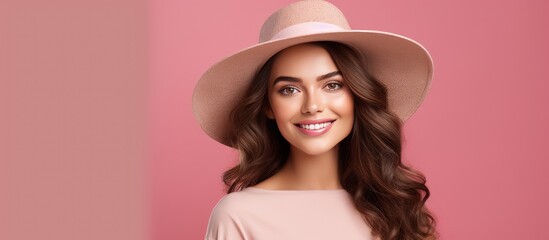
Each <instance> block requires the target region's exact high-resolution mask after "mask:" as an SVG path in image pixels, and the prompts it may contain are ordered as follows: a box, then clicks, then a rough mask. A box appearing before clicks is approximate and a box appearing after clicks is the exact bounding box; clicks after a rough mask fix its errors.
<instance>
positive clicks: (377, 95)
mask: <svg viewBox="0 0 549 240" xmlns="http://www.w3.org/2000/svg"><path fill="white" fill-rule="evenodd" d="M431 76H432V62H431V58H430V56H429V55H428V53H427V51H426V50H425V49H423V48H422V47H421V46H420V45H419V44H417V43H416V42H414V41H412V40H410V39H407V38H404V37H402V36H398V35H395V34H390V33H383V32H375V31H356V30H350V28H349V27H348V24H347V22H346V20H345V18H344V16H343V14H342V13H341V12H340V11H339V10H338V9H337V8H336V7H335V6H333V5H331V4H329V3H327V2H324V1H302V2H297V3H293V4H290V5H289V6H287V7H285V8H283V9H281V10H279V11H277V12H276V13H274V14H273V15H272V16H271V17H270V18H269V19H267V21H266V22H265V24H264V25H263V28H262V30H261V36H260V44H258V45H255V46H252V47H250V48H248V49H246V50H243V51H241V52H239V53H237V54H234V55H232V56H231V57H229V58H227V59H225V60H223V61H221V62H219V63H217V64H216V65H214V66H213V67H212V68H210V69H209V70H208V71H207V72H206V73H205V74H204V75H203V76H202V78H201V79H200V81H199V83H198V85H197V87H196V89H195V94H194V96H193V104H194V105H193V106H194V111H195V115H196V118H197V120H198V121H199V123H200V124H201V126H202V128H203V129H204V130H205V131H206V133H208V134H209V135H210V136H212V137H213V138H214V139H216V140H218V141H219V142H221V143H223V144H226V145H228V146H231V147H234V148H236V149H238V150H239V151H240V154H241V157H240V163H239V164H238V165H237V166H235V167H234V168H232V169H230V170H228V171H227V172H225V174H224V176H223V180H224V182H225V184H226V185H227V186H228V193H229V194H228V195H226V196H225V197H224V198H223V199H221V200H220V201H219V203H218V204H217V205H216V207H215V208H214V210H213V212H212V215H211V217H210V222H209V224H208V230H207V233H206V239H427V238H434V236H435V230H434V219H433V217H432V216H431V214H430V213H429V211H428V210H427V209H426V208H425V201H426V200H427V199H428V197H429V190H428V188H427V187H426V186H425V178H424V177H423V175H421V174H420V173H418V172H416V171H414V170H412V169H411V168H409V167H407V166H405V165H404V164H403V163H402V162H401V132H400V128H401V122H403V121H404V120H406V119H407V118H408V117H409V116H410V115H411V114H412V113H413V112H414V111H415V110H416V109H417V107H418V106H419V104H420V103H421V101H422V100H423V97H424V95H425V93H426V91H427V88H428V86H429V83H430V80H431Z"/></svg>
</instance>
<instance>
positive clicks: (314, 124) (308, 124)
mask: <svg viewBox="0 0 549 240" xmlns="http://www.w3.org/2000/svg"><path fill="white" fill-rule="evenodd" d="M334 122H335V120H331V119H320V120H305V121H301V122H299V123H297V124H294V125H295V126H296V127H297V129H298V130H299V131H300V132H302V133H304V134H306V135H309V136H320V135H322V134H324V133H326V132H328V130H330V128H331V127H332V124H333V123H334Z"/></svg>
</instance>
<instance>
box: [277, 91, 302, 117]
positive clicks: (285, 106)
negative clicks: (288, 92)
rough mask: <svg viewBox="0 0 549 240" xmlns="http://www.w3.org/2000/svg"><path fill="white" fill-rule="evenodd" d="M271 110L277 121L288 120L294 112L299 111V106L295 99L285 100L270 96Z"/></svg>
mask: <svg viewBox="0 0 549 240" xmlns="http://www.w3.org/2000/svg"><path fill="white" fill-rule="evenodd" d="M269 103H270V104H271V109H272V111H273V114H274V116H275V118H277V120H288V119H289V118H290V117H291V116H292V115H293V114H295V112H296V111H299V109H300V108H301V105H300V104H299V101H298V99H296V98H291V99H290V98H285V97H280V96H272V97H271V98H269Z"/></svg>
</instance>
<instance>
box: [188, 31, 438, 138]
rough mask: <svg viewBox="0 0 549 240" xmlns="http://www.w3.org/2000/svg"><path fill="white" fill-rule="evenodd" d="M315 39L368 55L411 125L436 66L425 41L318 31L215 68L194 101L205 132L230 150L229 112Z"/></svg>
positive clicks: (236, 57) (391, 105) (255, 49)
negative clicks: (261, 76) (290, 51)
mask: <svg viewBox="0 0 549 240" xmlns="http://www.w3.org/2000/svg"><path fill="white" fill-rule="evenodd" d="M315 41H334V42H340V43H344V44H347V45H349V46H351V47H353V48H355V49H357V50H358V51H360V52H361V53H362V54H364V55H365V56H366V61H367V66H366V69H367V70H368V72H369V73H370V74H371V75H373V76H375V77H376V79H377V80H378V81H380V82H382V83H383V84H384V85H385V86H386V87H387V90H388V98H389V108H390V110H391V111H393V112H394V113H395V114H396V115H397V116H398V117H399V118H400V119H401V120H402V121H406V120H407V119H408V118H409V117H410V116H411V115H412V114H413V113H414V112H415V111H416V110H417V108H418V107H419V105H420V104H421V102H422V101H423V99H424V97H425V95H426V92H427V90H428V88H429V86H430V83H431V79H432V74H433V63H432V59H431V56H430V55H429V53H428V52H427V50H426V49H425V48H424V47H423V46H421V45H420V44H419V43H417V42H415V41H414V40H412V39H409V38H407V37H404V36H400V35H397V34H393V33H388V32H381V31H370V30H348V31H340V32H329V33H317V34H310V35H305V36H299V37H293V38H286V39H279V40H273V41H268V42H264V43H260V44H256V45H254V46H252V47H249V48H247V49H244V50H242V51H239V52H237V53H235V54H233V55H231V56H229V57H227V58H225V59H223V60H221V61H219V62H217V63H216V64H214V65H213V66H212V67H210V68H209V69H208V70H207V71H206V72H205V73H204V74H203V75H202V77H201V78H200V80H199V81H198V83H197V84H196V86H195V89H194V94H193V100H192V102H193V112H194V115H195V118H196V120H197V121H198V123H199V124H200V126H201V128H202V129H203V130H204V132H206V134H208V135H209V136H210V137H212V138H213V139H215V140H217V141H218V142H221V143H223V144H225V145H227V146H230V143H229V142H228V136H227V132H228V131H227V129H228V128H229V122H228V119H229V114H230V112H231V111H232V110H233V109H234V107H235V106H236V104H238V102H239V100H240V99H241V98H242V97H243V95H244V94H245V92H246V90H247V89H248V86H249V84H250V83H251V82H252V80H253V78H254V75H255V74H256V72H257V71H258V69H259V68H260V67H261V66H263V64H264V63H265V62H266V61H267V60H268V59H269V58H270V57H271V56H273V55H274V54H276V53H278V52H279V51H281V50H283V49H285V48H288V47H290V46H293V45H297V44H300V43H307V42H315Z"/></svg>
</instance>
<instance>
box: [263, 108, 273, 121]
mask: <svg viewBox="0 0 549 240" xmlns="http://www.w3.org/2000/svg"><path fill="white" fill-rule="evenodd" d="M265 115H266V116H267V118H268V119H274V114H273V110H272V109H271V106H268V105H267V106H265Z"/></svg>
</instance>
